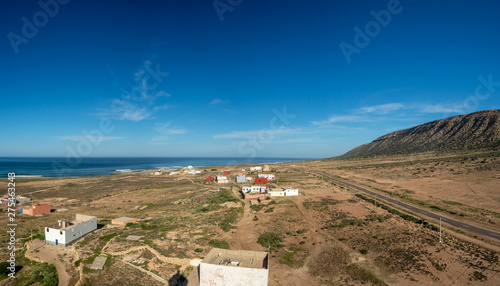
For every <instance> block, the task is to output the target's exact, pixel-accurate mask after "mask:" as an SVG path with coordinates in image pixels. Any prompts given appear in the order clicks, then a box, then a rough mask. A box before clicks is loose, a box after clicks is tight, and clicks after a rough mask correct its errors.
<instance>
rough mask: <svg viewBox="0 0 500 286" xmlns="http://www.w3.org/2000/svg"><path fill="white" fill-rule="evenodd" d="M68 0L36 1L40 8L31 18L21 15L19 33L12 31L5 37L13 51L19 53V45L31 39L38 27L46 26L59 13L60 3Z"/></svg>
mask: <svg viewBox="0 0 500 286" xmlns="http://www.w3.org/2000/svg"><path fill="white" fill-rule="evenodd" d="M69 1H70V0H46V1H44V0H40V1H38V6H40V8H41V10H38V11H37V12H35V13H33V15H32V16H31V20H30V19H28V18H26V17H22V18H21V21H22V22H23V24H22V26H21V33H20V34H21V35H19V34H16V33H14V32H10V33H8V34H7V39H8V40H9V42H10V45H11V46H12V49H14V52H15V53H16V54H17V53H19V46H20V45H21V44H27V43H29V41H30V39H33V38H34V37H35V36H36V35H37V34H38V32H39V29H41V28H43V27H45V26H47V24H48V23H49V19H50V18H54V17H55V16H56V15H57V13H59V8H60V5H65V4H68V3H69Z"/></svg>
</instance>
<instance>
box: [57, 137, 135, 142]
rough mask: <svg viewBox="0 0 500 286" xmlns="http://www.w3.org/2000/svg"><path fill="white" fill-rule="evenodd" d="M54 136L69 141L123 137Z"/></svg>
mask: <svg viewBox="0 0 500 286" xmlns="http://www.w3.org/2000/svg"><path fill="white" fill-rule="evenodd" d="M54 138H58V139H61V140H69V141H91V142H103V141H109V140H120V139H124V138H125V137H113V136H103V137H100V138H99V137H98V138H95V137H89V136H84V135H75V136H54Z"/></svg>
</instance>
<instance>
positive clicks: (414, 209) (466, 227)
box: [311, 172, 500, 240]
mask: <svg viewBox="0 0 500 286" xmlns="http://www.w3.org/2000/svg"><path fill="white" fill-rule="evenodd" d="M311 173H313V174H316V175H320V176H323V177H325V178H328V179H330V180H332V181H335V182H337V183H340V184H343V185H346V186H348V187H350V188H353V189H356V190H358V191H360V192H363V193H366V194H368V195H370V196H372V197H376V198H378V199H381V200H383V201H386V202H389V203H391V204H393V205H395V206H398V207H400V208H402V209H406V210H408V211H411V212H413V213H416V214H419V215H421V216H423V217H427V218H432V219H435V220H437V221H439V219H440V218H441V222H443V223H446V224H449V225H451V226H454V227H457V228H460V229H462V230H465V231H468V232H472V233H475V234H478V235H481V236H486V237H489V238H493V239H497V240H500V232H496V231H493V230H489V229H485V228H482V227H478V226H474V225H471V224H468V223H465V222H461V221H458V220H455V219H452V218H449V217H444V216H442V215H439V214H436V213H433V212H430V211H427V210H424V209H421V208H418V207H416V206H413V205H410V204H407V203H403V202H400V201H398V200H395V199H393V198H389V197H386V196H384V195H381V194H379V193H375V192H373V191H370V190H367V189H365V188H362V187H359V186H356V185H353V184H351V183H348V182H344V181H342V180H339V179H337V178H334V177H331V176H329V175H326V174H323V173H317V172H311Z"/></svg>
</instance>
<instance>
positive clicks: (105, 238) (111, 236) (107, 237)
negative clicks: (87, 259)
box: [99, 232, 118, 241]
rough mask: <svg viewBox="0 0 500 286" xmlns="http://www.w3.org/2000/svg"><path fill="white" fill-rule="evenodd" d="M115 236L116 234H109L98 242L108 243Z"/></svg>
mask: <svg viewBox="0 0 500 286" xmlns="http://www.w3.org/2000/svg"><path fill="white" fill-rule="evenodd" d="M117 235H118V233H117V232H114V233H111V234H107V235H103V236H101V237H99V239H100V240H104V241H110V240H111V239H112V238H113V237H115V236H117Z"/></svg>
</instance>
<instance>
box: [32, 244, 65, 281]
mask: <svg viewBox="0 0 500 286" xmlns="http://www.w3.org/2000/svg"><path fill="white" fill-rule="evenodd" d="M33 249H34V250H38V252H31V243H29V242H28V243H27V251H26V254H25V256H26V257H27V258H29V259H31V260H35V261H37V262H47V263H49V264H54V266H55V267H56V269H57V274H58V276H59V284H58V285H59V286H66V285H69V281H70V279H71V277H70V276H69V274H68V272H66V265H65V263H64V262H61V261H60V260H59V258H58V255H63V254H69V255H72V256H73V255H75V251H74V249H73V248H70V247H58V246H55V245H45V242H43V241H41V240H38V239H37V240H34V241H33Z"/></svg>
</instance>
